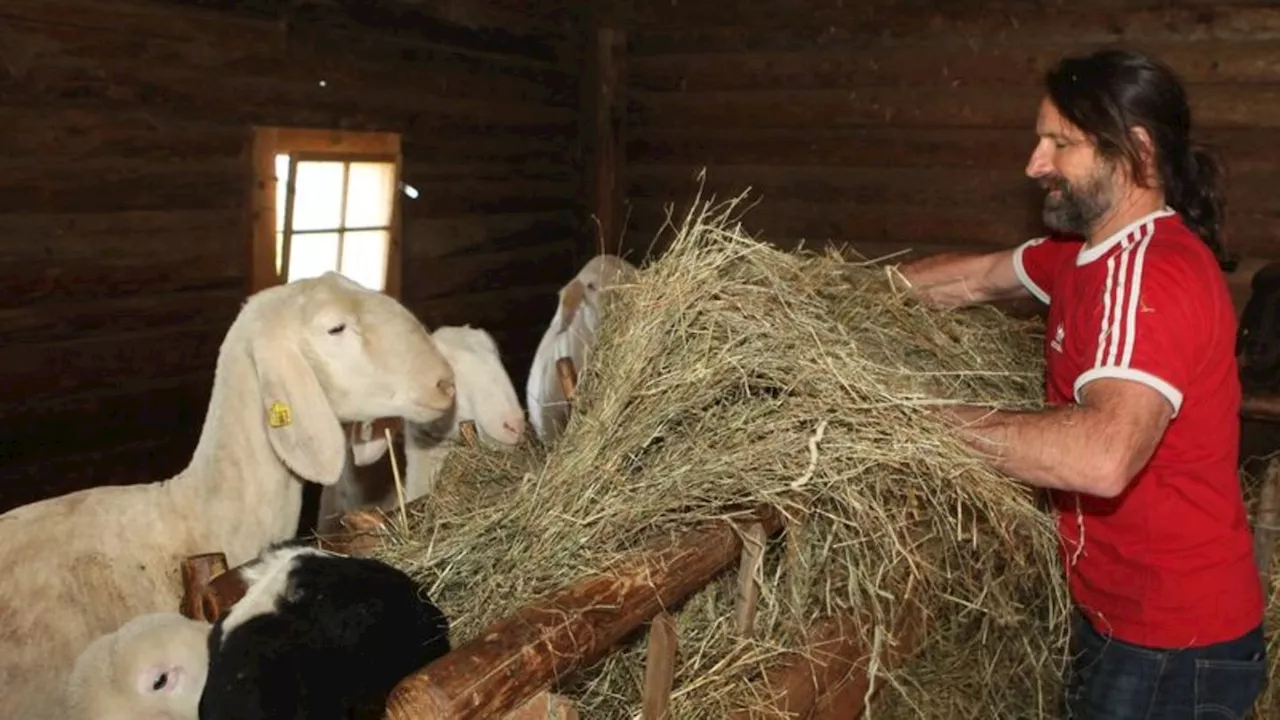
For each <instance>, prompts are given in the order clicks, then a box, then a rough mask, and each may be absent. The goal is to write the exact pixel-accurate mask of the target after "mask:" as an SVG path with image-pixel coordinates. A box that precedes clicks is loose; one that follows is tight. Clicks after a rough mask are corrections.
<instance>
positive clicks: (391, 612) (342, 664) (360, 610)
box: [200, 544, 450, 720]
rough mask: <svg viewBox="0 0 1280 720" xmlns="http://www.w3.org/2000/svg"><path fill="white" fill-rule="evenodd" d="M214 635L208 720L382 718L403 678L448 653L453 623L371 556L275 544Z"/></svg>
mask: <svg viewBox="0 0 1280 720" xmlns="http://www.w3.org/2000/svg"><path fill="white" fill-rule="evenodd" d="M239 572H240V573H241V576H242V578H243V579H244V582H245V594H244V596H243V597H242V598H241V599H240V601H239V602H237V603H236V604H235V605H234V606H233V607H232V608H231V610H230V612H228V613H227V614H226V615H224V616H223V617H222V618H220V619H219V620H218V621H217V622H216V623H215V624H214V626H213V629H212V631H211V632H210V634H209V672H208V678H207V680H206V681H205V687H204V694H203V696H202V698H201V700H200V718H201V720H267V719H268V718H270V719H273V720H275V719H281V720H283V719H286V718H307V720H330V719H331V720H350V719H352V718H371V719H380V718H382V717H383V713H384V709H385V704H386V698H387V696H388V695H389V693H390V692H391V690H392V689H393V688H394V687H395V685H396V684H397V683H398V682H400V680H402V679H403V678H404V677H406V676H408V675H409V674H411V673H413V672H414V671H415V670H417V669H419V668H421V667H423V666H425V665H427V664H428V663H430V662H431V661H433V660H435V659H436V658H439V657H441V656H443V655H445V654H446V653H448V652H449V649H450V644H449V637H448V633H449V623H448V620H447V619H446V618H445V616H444V614H443V613H442V612H441V611H440V609H439V608H437V607H436V606H435V605H434V604H433V603H432V602H431V600H430V599H429V598H426V597H425V596H424V594H423V591H422V590H421V588H420V587H419V586H418V584H417V583H415V582H414V581H413V580H412V579H411V578H409V577H408V576H407V575H406V574H405V573H403V572H402V571H400V570H398V569H396V568H393V567H391V566H390V565H388V564H386V563H383V562H381V561H378V560H374V559H372V558H357V557H347V556H342V555H335V554H332V553H328V552H324V551H321V550H317V549H315V548H312V547H307V546H300V545H296V544H283V545H279V546H275V547H272V548H271V549H269V550H268V551H267V552H265V553H263V554H262V555H261V557H260V558H259V559H258V560H256V561H255V562H253V563H251V564H250V565H247V566H245V567H244V568H242V569H241V570H240V571H239Z"/></svg>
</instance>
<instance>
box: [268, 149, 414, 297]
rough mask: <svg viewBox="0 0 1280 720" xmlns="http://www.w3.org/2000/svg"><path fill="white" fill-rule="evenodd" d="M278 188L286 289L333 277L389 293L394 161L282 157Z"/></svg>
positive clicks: (279, 252) (279, 255) (279, 263)
mask: <svg viewBox="0 0 1280 720" xmlns="http://www.w3.org/2000/svg"><path fill="white" fill-rule="evenodd" d="M276 181H277V185H276V188H277V190H276V272H277V273H281V269H282V267H283V266H284V264H285V263H286V262H287V263H288V273H287V276H286V278H285V280H286V282H293V281H294V280H299V279H302V278H307V277H316V276H317V275H322V274H324V273H325V272H328V271H330V270H334V271H337V272H340V273H342V274H343V275H346V276H347V277H349V278H351V279H352V280H354V281H356V282H358V283H360V284H361V285H364V286H365V287H368V288H371V289H373V290H379V291H381V290H383V289H385V286H386V274H387V254H388V252H389V251H390V248H391V221H392V217H393V211H394V204H395V198H396V189H397V182H396V166H395V163H394V162H393V161H390V160H387V161H382V160H377V161H374V160H354V159H353V160H344V159H324V160H319V159H311V158H308V157H306V156H294V155H289V154H280V155H277V156H276ZM290 183H292V186H293V194H292V197H290V194H289V186H290Z"/></svg>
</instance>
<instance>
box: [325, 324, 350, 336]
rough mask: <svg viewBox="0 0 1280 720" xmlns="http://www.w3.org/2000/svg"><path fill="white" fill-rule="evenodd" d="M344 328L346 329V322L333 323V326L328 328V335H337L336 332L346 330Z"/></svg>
mask: <svg viewBox="0 0 1280 720" xmlns="http://www.w3.org/2000/svg"><path fill="white" fill-rule="evenodd" d="M346 329H347V324H346V323H339V324H337V325H334V326H333V327H331V328H329V334H330V335H337V334H339V333H341V332H342V331H343V330H346Z"/></svg>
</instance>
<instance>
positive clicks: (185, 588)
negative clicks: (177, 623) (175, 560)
mask: <svg viewBox="0 0 1280 720" xmlns="http://www.w3.org/2000/svg"><path fill="white" fill-rule="evenodd" d="M179 569H180V572H181V574H182V605H181V606H180V607H179V609H178V611H179V612H181V613H182V614H183V615H184V616H186V617H189V618H192V619H193V620H200V619H203V617H204V612H203V611H202V608H201V599H202V598H203V597H204V590H205V587H206V586H207V585H208V584H209V581H210V580H212V579H213V578H215V577H217V576H218V575H220V574H222V573H225V572H226V571H227V556H226V555H225V554H223V553H220V552H215V553H205V554H203V555H192V556H190V557H188V558H185V559H184V560H183V561H182V565H181V566H180V568H179Z"/></svg>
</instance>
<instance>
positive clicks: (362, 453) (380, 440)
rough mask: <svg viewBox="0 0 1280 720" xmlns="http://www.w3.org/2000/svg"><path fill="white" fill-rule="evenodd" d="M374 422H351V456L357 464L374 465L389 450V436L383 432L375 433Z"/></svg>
mask: <svg viewBox="0 0 1280 720" xmlns="http://www.w3.org/2000/svg"><path fill="white" fill-rule="evenodd" d="M374 430H375V428H374V423H371V422H358V423H351V433H350V435H349V439H350V441H351V456H352V458H353V459H354V460H355V463H356V465H360V466H364V465H372V464H374V463H376V462H378V461H379V460H381V459H382V456H383V454H385V453H386V452H387V438H386V436H384V435H383V434H382V433H377V434H375V433H374Z"/></svg>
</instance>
